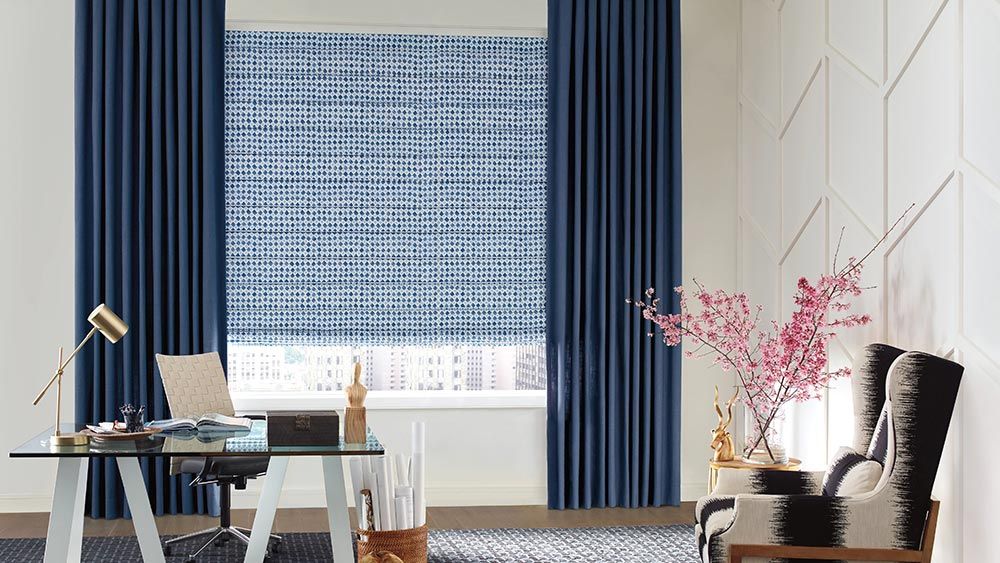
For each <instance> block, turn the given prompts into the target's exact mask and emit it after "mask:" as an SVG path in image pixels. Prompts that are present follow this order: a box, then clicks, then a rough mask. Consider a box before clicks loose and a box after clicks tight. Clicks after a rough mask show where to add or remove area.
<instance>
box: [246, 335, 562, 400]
mask: <svg viewBox="0 0 1000 563" xmlns="http://www.w3.org/2000/svg"><path fill="white" fill-rule="evenodd" d="M228 356H229V362H228V363H229V366H228V375H229V389H230V390H232V391H268V392H270V391H340V390H343V389H344V387H346V386H347V385H350V383H351V378H352V377H353V373H354V369H353V366H354V363H355V362H361V366H362V371H361V374H362V377H361V380H362V382H363V383H364V384H365V386H366V387H368V389H369V390H371V391H532V390H544V389H545V345H544V344H528V345H519V346H433V347H430V346H429V347H422V346H370V347H352V346H256V345H247V344H235V343H230V344H229V347H228Z"/></svg>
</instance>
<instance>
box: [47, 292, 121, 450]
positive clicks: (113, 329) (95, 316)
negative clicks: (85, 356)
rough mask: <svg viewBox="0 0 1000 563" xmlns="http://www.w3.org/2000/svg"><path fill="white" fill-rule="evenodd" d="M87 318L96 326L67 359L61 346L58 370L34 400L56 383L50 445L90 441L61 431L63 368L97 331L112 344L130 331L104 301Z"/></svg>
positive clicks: (76, 444) (81, 444)
mask: <svg viewBox="0 0 1000 563" xmlns="http://www.w3.org/2000/svg"><path fill="white" fill-rule="evenodd" d="M87 320H88V321H90V324H92V325H94V328H92V329H90V332H88V333H87V336H86V337H84V339H83V340H82V341H80V344H78V345H77V347H76V349H75V350H73V353H71V354H70V355H69V357H68V358H66V359H65V360H63V349H62V347H60V348H59V363H58V366H59V367H57V368H56V372H55V373H54V374H52V378H51V379H49V382H48V383H46V384H45V388H44V389H42V391H41V392H40V393H39V394H38V396H37V397H35V400H34V402H32V404H33V405H37V404H38V401H41V400H42V397H44V396H45V393H46V392H48V390H49V388H51V387H52V384H53V383H55V384H56V426H55V428H56V431H55V434H53V435H52V438H51V439H50V441H49V443H50V445H53V446H83V445H86V444H87V442H89V439H88V438H87V436H85V435H83V434H76V433H74V434H63V433H61V432H60V431H59V411H60V410H61V409H62V375H63V370H64V369H66V366H67V365H69V363H70V361H72V360H73V358H74V357H76V354H77V352H79V351H80V349H81V348H83V345H84V344H86V343H87V341H89V340H90V338H91V337H92V336H94V333H95V332H97V331H100V332H101V334H103V335H104V337H105V338H107V339H108V340H110V341H111V343H112V344H114V343H115V342H118V341H119V340H120V339H121V337H122V336H125V333H126V332H128V325H127V324H125V321H123V320H121V318H119V317H118V315H116V314H115V312H114V311H112V310H111V308H110V307H108V306H107V305H105V304H104V303H101V304H100V305H98V306H97V308H96V309H94V310H93V311H92V312H91V313H90V316H88V317H87Z"/></svg>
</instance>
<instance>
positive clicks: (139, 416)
mask: <svg viewBox="0 0 1000 563" xmlns="http://www.w3.org/2000/svg"><path fill="white" fill-rule="evenodd" d="M118 410H119V412H121V413H122V419H123V420H124V421H125V431H126V432H142V431H143V430H145V428H146V427H145V418H146V417H145V415H146V407H139V408H138V409H137V408H135V407H133V406H132V405H131V404H126V405H122V408H120V409H118Z"/></svg>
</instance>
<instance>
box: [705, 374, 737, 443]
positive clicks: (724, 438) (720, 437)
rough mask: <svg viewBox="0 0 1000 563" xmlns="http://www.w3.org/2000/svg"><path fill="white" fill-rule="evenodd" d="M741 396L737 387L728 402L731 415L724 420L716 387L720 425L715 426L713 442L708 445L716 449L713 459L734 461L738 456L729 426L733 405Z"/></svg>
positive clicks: (716, 406) (727, 408) (727, 405)
mask: <svg viewBox="0 0 1000 563" xmlns="http://www.w3.org/2000/svg"><path fill="white" fill-rule="evenodd" d="M739 396H740V390H739V389H737V390H736V394H734V395H733V398H732V399H729V401H727V402H726V410H727V411H728V412H729V416H728V418H727V419H726V420H725V421H723V419H722V409H721V408H720V407H719V387H718V386H716V387H715V412H716V413H718V415H719V425H718V426H716V427H715V430H712V442H711V443H710V444H709V445H708V446H709V447H710V448H712V449H713V450H715V454H714V455H713V456H712V461H733V459H735V458H736V452H735V450H734V449H733V436H732V434H730V433H729V430H727V428H728V427H729V424H730V423H732V421H733V405H734V404H736V399H737V397H739Z"/></svg>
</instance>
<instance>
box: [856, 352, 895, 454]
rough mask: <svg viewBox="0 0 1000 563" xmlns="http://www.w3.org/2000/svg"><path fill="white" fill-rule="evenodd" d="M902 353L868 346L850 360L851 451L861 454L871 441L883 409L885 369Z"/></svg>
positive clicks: (887, 371)
mask: <svg viewBox="0 0 1000 563" xmlns="http://www.w3.org/2000/svg"><path fill="white" fill-rule="evenodd" d="M904 352H905V350H900V349H899V348H896V347H894V346H889V345H888V344H869V345H867V346H865V347H864V348H863V349H862V350H861V353H860V354H858V356H857V358H855V360H854V366H853V368H852V369H851V389H852V391H853V395H854V451H856V452H860V453H864V452H865V451H867V450H868V445H869V444H870V443H871V441H872V435H873V434H874V433H875V428H876V427H877V426H878V422H879V417H880V416H881V415H882V409H883V408H884V407H885V388H886V387H885V386H886V381H888V379H889V368H890V367H892V363H893V362H895V361H896V358H898V357H899V356H901V355H902V354H903V353H904Z"/></svg>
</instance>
